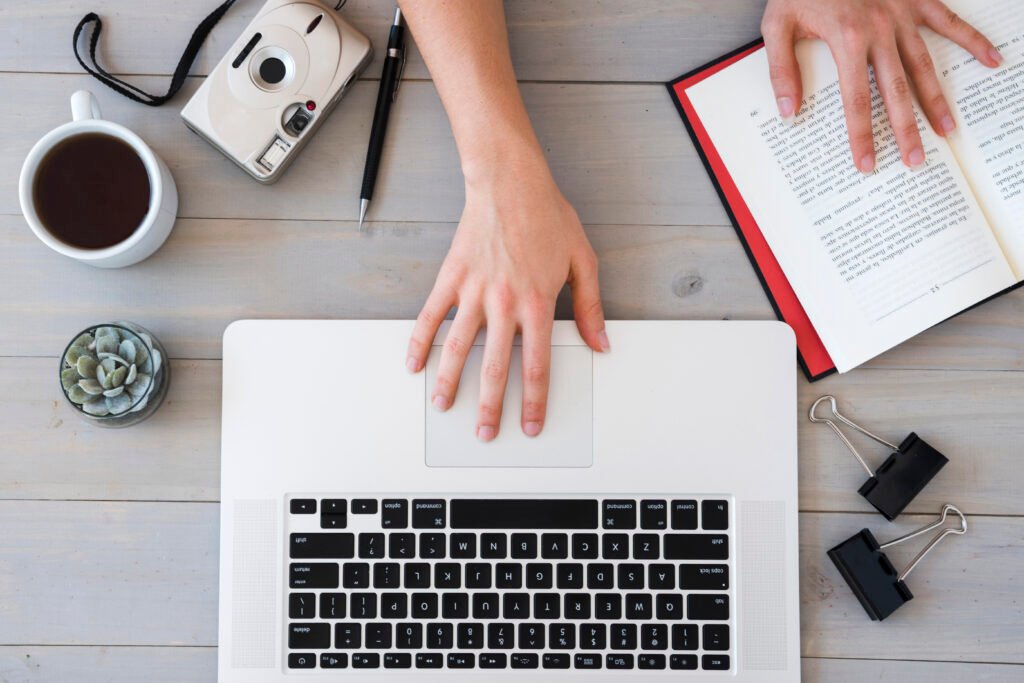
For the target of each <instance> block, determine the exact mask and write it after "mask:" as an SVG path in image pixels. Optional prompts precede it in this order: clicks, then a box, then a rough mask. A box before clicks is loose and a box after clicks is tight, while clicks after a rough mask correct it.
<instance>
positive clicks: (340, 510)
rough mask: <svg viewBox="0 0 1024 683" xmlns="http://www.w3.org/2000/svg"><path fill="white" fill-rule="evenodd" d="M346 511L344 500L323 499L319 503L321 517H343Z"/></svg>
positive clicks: (346, 502)
mask: <svg viewBox="0 0 1024 683" xmlns="http://www.w3.org/2000/svg"><path fill="white" fill-rule="evenodd" d="M347 511H348V501H346V500H345V499H344V498H325V499H324V500H323V501H321V503H320V514H322V515H344V514H345V513H346V512H347Z"/></svg>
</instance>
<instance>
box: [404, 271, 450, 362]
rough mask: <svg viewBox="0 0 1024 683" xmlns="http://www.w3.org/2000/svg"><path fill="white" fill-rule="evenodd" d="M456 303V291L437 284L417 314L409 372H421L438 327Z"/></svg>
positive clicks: (411, 339) (410, 338)
mask: <svg viewBox="0 0 1024 683" xmlns="http://www.w3.org/2000/svg"><path fill="white" fill-rule="evenodd" d="M454 305H455V293H454V292H453V291H452V290H451V289H450V288H449V287H448V286H447V285H441V284H435V285H434V289H433V290H431V292H430V296H428V297H427V302H426V303H425V304H423V309H422V310H421V311H420V314H419V315H418V316H416V324H415V325H414V326H413V328H412V335H411V336H410V337H409V351H408V352H407V354H406V359H405V366H406V367H407V368H409V372H419V371H420V370H422V369H423V367H424V365H425V364H426V362H427V356H428V355H430V347H431V345H432V344H433V343H434V337H436V336H437V328H439V327H440V326H441V323H442V322H444V319H445V316H447V315H448V311H450V310H451V309H452V306H454Z"/></svg>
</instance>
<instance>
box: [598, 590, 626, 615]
mask: <svg viewBox="0 0 1024 683" xmlns="http://www.w3.org/2000/svg"><path fill="white" fill-rule="evenodd" d="M594 616H596V617H597V618H598V619H621V618H622V596H621V595H619V594H618V593H598V594H597V595H595V596H594Z"/></svg>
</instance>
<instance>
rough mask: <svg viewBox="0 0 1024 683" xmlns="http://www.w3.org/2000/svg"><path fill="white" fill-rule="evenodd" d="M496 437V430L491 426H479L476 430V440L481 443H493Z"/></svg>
mask: <svg viewBox="0 0 1024 683" xmlns="http://www.w3.org/2000/svg"><path fill="white" fill-rule="evenodd" d="M497 435H498V430H496V429H495V428H494V427H492V426H491V425H480V426H479V427H477V428H476V438H478V439H480V440H481V441H493V440H494V437H495V436H497Z"/></svg>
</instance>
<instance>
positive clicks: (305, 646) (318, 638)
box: [288, 624, 331, 650]
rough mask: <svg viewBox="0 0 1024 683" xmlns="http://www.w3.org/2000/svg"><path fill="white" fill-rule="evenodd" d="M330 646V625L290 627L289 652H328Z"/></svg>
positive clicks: (298, 625) (297, 625) (294, 625)
mask: <svg viewBox="0 0 1024 683" xmlns="http://www.w3.org/2000/svg"><path fill="white" fill-rule="evenodd" d="M330 646H331V625H330V624H291V625H290V626H289V627H288V649H289V650H326V649H327V648H329V647H330Z"/></svg>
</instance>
